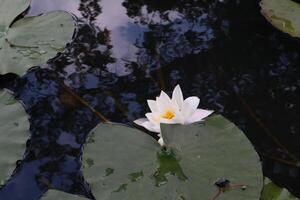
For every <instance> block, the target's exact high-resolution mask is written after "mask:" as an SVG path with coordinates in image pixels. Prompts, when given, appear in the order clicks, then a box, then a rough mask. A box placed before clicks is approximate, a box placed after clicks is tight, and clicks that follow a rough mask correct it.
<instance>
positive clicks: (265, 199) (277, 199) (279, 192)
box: [260, 178, 298, 200]
mask: <svg viewBox="0 0 300 200" xmlns="http://www.w3.org/2000/svg"><path fill="white" fill-rule="evenodd" d="M297 199H298V198H296V197H295V196H294V195H292V194H291V193H290V192H289V191H288V190H287V189H284V188H281V187H279V186H277V185H276V184H274V183H273V182H272V181H270V179H268V178H265V180H264V187H263V190H262V193H261V198H260V200H297Z"/></svg>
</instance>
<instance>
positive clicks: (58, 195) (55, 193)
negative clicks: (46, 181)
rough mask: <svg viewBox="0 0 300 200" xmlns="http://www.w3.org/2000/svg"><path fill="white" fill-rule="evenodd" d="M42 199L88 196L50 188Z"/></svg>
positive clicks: (80, 199) (76, 198) (77, 198)
mask: <svg viewBox="0 0 300 200" xmlns="http://www.w3.org/2000/svg"><path fill="white" fill-rule="evenodd" d="M41 200H87V198H84V197H80V196H77V195H73V194H69V193H66V192H61V191H58V190H49V191H48V192H47V193H46V194H45V195H44V196H43V197H42V198H41Z"/></svg>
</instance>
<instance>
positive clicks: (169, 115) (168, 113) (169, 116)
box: [161, 110, 175, 119]
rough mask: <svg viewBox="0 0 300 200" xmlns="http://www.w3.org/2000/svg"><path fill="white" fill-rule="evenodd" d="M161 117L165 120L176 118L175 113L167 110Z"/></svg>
mask: <svg viewBox="0 0 300 200" xmlns="http://www.w3.org/2000/svg"><path fill="white" fill-rule="evenodd" d="M161 117H162V118H165V119H173V118H174V117H175V113H174V111H172V110H166V111H165V113H164V114H163V115H162V116H161Z"/></svg>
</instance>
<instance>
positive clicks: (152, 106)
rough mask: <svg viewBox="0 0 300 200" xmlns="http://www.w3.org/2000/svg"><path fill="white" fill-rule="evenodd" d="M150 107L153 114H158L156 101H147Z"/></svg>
mask: <svg viewBox="0 0 300 200" xmlns="http://www.w3.org/2000/svg"><path fill="white" fill-rule="evenodd" d="M147 103H148V106H149V108H150V110H151V112H158V107H157V102H156V101H154V100H148V101H147Z"/></svg>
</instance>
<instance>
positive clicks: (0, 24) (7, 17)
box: [0, 0, 30, 35]
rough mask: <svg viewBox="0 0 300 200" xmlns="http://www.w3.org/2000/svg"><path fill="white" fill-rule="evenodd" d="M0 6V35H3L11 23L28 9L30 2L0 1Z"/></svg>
mask: <svg viewBox="0 0 300 200" xmlns="http://www.w3.org/2000/svg"><path fill="white" fill-rule="evenodd" d="M0 5H1V6H0V35H3V34H4V33H5V32H6V31H7V30H8V28H9V25H10V24H11V22H12V21H14V19H15V18H16V17H17V16H18V15H20V14H21V13H22V12H24V11H25V10H26V9H27V8H28V7H29V5H30V0H0ZM1 33H2V34H1Z"/></svg>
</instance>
